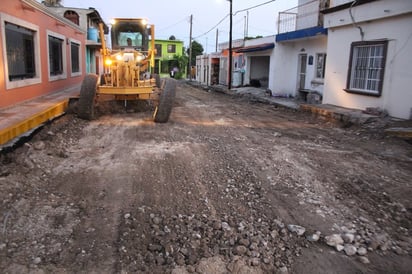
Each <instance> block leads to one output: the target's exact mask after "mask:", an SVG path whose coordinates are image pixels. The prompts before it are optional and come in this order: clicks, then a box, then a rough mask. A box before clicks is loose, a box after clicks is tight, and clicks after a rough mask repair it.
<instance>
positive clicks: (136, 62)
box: [78, 18, 176, 123]
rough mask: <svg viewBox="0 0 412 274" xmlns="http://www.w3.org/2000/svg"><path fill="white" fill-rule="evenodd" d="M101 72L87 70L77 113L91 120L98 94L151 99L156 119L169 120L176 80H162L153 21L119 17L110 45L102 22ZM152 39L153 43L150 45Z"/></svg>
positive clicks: (111, 96)
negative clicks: (157, 71)
mask: <svg viewBox="0 0 412 274" xmlns="http://www.w3.org/2000/svg"><path fill="white" fill-rule="evenodd" d="M99 32H100V40H101V43H102V49H101V53H102V56H103V59H104V73H103V74H102V75H100V76H99V75H95V74H87V75H86V77H85V78H84V80H83V82H82V86H81V90H80V98H79V101H78V116H79V117H80V118H83V119H87V120H91V119H93V118H94V116H95V105H96V103H97V102H98V99H99V98H105V99H106V100H108V99H109V100H111V99H114V100H126V101H128V100H150V101H151V102H153V104H154V106H155V111H154V114H153V119H154V121H155V122H158V123H165V122H167V121H168V119H169V116H170V113H171V111H172V104H173V99H174V97H175V93H176V81H175V80H174V79H171V78H166V79H163V80H161V79H160V77H159V75H158V74H153V73H151V72H152V71H153V68H154V57H155V54H156V50H155V44H154V43H155V38H154V25H149V24H147V21H146V20H145V19H129V18H118V19H114V20H113V22H112V28H111V32H110V37H111V49H109V48H108V47H107V46H106V41H105V39H104V31H103V24H100V25H99ZM149 43H150V46H149Z"/></svg>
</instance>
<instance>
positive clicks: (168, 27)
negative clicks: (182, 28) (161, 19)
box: [157, 17, 187, 31]
mask: <svg viewBox="0 0 412 274" xmlns="http://www.w3.org/2000/svg"><path fill="white" fill-rule="evenodd" d="M186 20H187V17H185V18H183V19H182V20H180V21H179V22H176V23H174V24H171V25H169V26H167V27H164V28H161V29H158V30H157V31H162V30H166V29H170V28H171V27H174V26H176V25H178V24H180V23H182V22H183V21H186Z"/></svg>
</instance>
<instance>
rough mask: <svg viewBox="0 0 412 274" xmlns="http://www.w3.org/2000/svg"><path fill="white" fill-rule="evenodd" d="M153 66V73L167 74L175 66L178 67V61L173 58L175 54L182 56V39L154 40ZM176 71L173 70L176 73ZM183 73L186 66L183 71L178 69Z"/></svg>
mask: <svg viewBox="0 0 412 274" xmlns="http://www.w3.org/2000/svg"><path fill="white" fill-rule="evenodd" d="M155 48H156V55H155V66H154V73H157V74H160V75H163V76H164V75H169V74H170V72H171V71H172V70H173V69H175V70H176V68H179V66H180V65H179V62H178V60H177V59H176V58H175V57H176V56H183V41H179V40H160V39H156V40H155ZM176 72H177V71H174V73H176ZM180 72H181V73H183V75H185V74H186V68H184V71H180Z"/></svg>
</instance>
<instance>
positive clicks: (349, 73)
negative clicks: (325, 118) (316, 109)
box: [323, 0, 412, 119]
mask: <svg viewBox="0 0 412 274" xmlns="http://www.w3.org/2000/svg"><path fill="white" fill-rule="evenodd" d="M324 14H325V15H324V26H325V27H326V28H328V33H329V34H328V47H327V48H328V57H327V61H326V76H325V87H324V97H323V103H325V104H332V105H337V106H341V107H347V108H355V109H362V110H364V109H366V108H369V107H373V108H379V109H381V110H385V111H387V113H388V114H389V115H390V116H393V117H398V118H402V119H412V90H411V86H412V39H411V36H412V28H411V26H412V1H402V0H379V1H371V0H369V1H365V0H364V1H347V0H346V1H345V0H335V1H331V6H330V8H329V9H327V10H325V11H324Z"/></svg>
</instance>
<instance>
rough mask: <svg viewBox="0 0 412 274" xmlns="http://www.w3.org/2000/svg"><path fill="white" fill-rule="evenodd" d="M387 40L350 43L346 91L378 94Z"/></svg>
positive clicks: (380, 89)
mask: <svg viewBox="0 0 412 274" xmlns="http://www.w3.org/2000/svg"><path fill="white" fill-rule="evenodd" d="M386 51H387V41H369V42H354V43H352V45H351V54H350V60H349V72H348V80H347V84H346V85H347V87H346V91H347V92H353V93H360V94H366V95H372V96H380V95H381V93H382V85H383V77H384V71H385V61H386Z"/></svg>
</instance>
